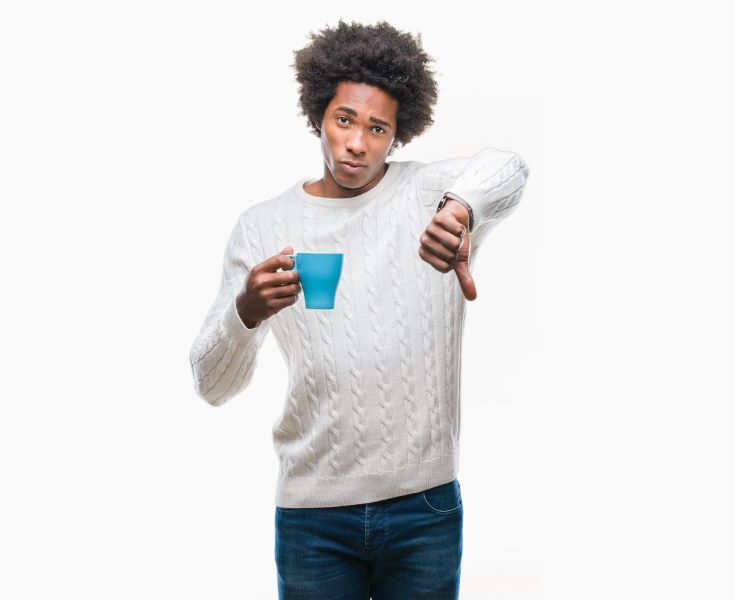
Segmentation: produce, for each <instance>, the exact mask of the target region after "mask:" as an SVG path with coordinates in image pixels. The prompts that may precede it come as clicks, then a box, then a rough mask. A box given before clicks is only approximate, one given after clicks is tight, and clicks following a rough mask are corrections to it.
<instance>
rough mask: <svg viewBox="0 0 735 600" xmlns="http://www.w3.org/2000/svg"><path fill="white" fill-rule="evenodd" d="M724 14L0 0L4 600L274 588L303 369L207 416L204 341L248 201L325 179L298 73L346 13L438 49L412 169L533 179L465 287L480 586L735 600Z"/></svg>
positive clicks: (474, 564) (509, 5)
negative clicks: (502, 171)
mask: <svg viewBox="0 0 735 600" xmlns="http://www.w3.org/2000/svg"><path fill="white" fill-rule="evenodd" d="M714 6H715V3H714V2H697V3H691V7H687V5H686V4H684V3H677V5H676V6H674V5H672V4H670V3H667V4H664V3H657V2H636V3H633V2H617V3H608V4H606V5H605V4H590V3H583V2H577V3H573V2H554V3H543V2H502V3H495V2H489V3H479V2H463V1H457V0H455V1H452V2H444V3H437V4H436V6H432V7H431V9H430V10H427V6H426V4H425V3H423V2H422V3H418V2H408V3H398V2H394V1H391V2H382V1H375V2H372V3H370V4H369V6H365V7H364V9H359V10H358V9H357V8H355V7H354V5H350V4H345V3H344V2H320V3H302V4H293V5H287V4H285V3H268V2H266V3H262V4H260V5H259V6H257V9H256V8H254V7H251V6H247V5H246V4H245V3H243V2H213V1H210V2H163V1H156V0H147V1H145V2H135V1H128V2H79V1H71V2H64V3H54V2H5V3H3V5H2V8H0V86H1V87H2V93H0V195H1V197H2V207H3V213H2V219H0V244H2V247H1V250H2V252H1V253H0V254H1V256H2V258H1V259H0V260H2V274H3V280H4V281H3V286H2V287H3V290H4V291H3V294H2V311H0V319H2V322H1V323H0V325H2V332H3V344H2V346H1V348H2V349H1V350H0V352H2V363H1V364H2V384H3V385H2V404H0V410H1V411H2V413H1V414H0V481H1V482H2V489H3V491H2V494H1V495H0V503H1V504H2V506H1V511H0V564H2V576H0V596H2V597H3V598H8V599H11V598H12V599H18V600H19V599H30V598H34V599H36V598H64V597H69V598H71V597H73V598H77V599H79V600H81V599H87V598H89V599H99V598H105V599H107V600H113V599H125V600H128V599H130V598H136V599H148V598H150V599H154V598H155V599H160V598H177V599H179V600H183V599H186V598H192V599H194V598H196V599H201V598H217V599H219V600H225V599H228V598H232V599H235V598H258V599H260V598H275V597H276V571H275V562H274V558H273V543H274V529H273V510H274V504H273V498H274V493H275V477H276V474H277V464H276V461H275V455H274V451H273V447H272V442H271V438H270V433H271V426H272V424H273V423H274V421H275V419H276V417H277V415H278V413H279V411H280V410H281V407H282V404H283V400H284V395H285V389H286V387H285V386H286V382H285V375H286V370H285V365H284V363H283V360H282V357H281V355H280V353H279V352H278V349H277V347H276V345H275V341H274V339H273V337H272V335H270V336H269V337H268V339H267V341H266V342H265V344H264V347H263V348H262V351H261V353H260V355H259V359H258V361H259V362H258V367H257V371H256V373H255V377H254V380H253V382H252V384H251V385H250V387H249V388H248V389H247V390H246V391H245V392H244V393H243V394H242V395H240V396H238V397H237V398H235V399H233V400H232V401H230V402H229V403H228V404H226V405H225V406H223V407H221V408H217V409H214V408H212V407H210V406H208V405H207V404H206V403H205V402H204V401H203V400H201V399H199V398H198V397H197V396H196V395H195V393H194V391H193V382H192V377H191V372H190V367H189V364H188V352H189V348H190V345H191V343H192V341H193V340H194V337H195V336H196V334H197V332H198V330H199V326H200V325H201V322H202V320H203V318H204V315H205V312H206V310H207V308H208V307H209V305H210V303H211V302H212V301H213V300H214V296H215V294H216V291H217V286H218V284H219V278H220V268H221V260H222V253H223V251H224V246H225V242H226V240H227V236H228V234H229V232H230V231H231V228H232V226H233V225H234V223H235V220H236V219H237V216H238V215H239V214H240V212H242V211H243V210H244V209H245V208H247V207H248V206H250V205H251V204H253V203H255V202H259V201H262V200H265V199H268V198H270V197H272V196H274V195H276V194H277V193H280V192H281V191H283V190H284V189H286V187H288V186H291V185H293V183H294V182H295V181H296V180H298V179H300V178H302V177H307V176H308V177H311V176H314V177H318V176H320V175H321V170H322V166H321V154H320V150H319V143H318V140H317V139H316V138H315V137H313V136H312V135H310V134H309V133H308V131H307V129H306V125H305V121H304V118H303V117H301V116H299V115H298V114H297V95H296V93H297V88H296V83H295V81H294V79H293V71H292V70H291V68H290V66H289V64H290V63H291V62H292V60H293V55H292V51H293V50H294V49H296V48H300V47H302V46H303V45H305V44H306V43H307V42H308V37H307V34H308V32H309V31H316V30H318V29H320V28H322V27H323V26H325V25H327V24H329V25H335V24H336V23H337V19H338V18H339V17H343V18H344V19H346V20H348V21H349V20H352V19H354V20H358V21H361V22H365V23H374V22H376V21H377V20H381V19H385V20H388V21H389V22H391V23H392V24H393V25H395V26H396V27H398V28H400V29H405V30H408V31H411V32H413V33H418V32H420V33H421V34H422V39H423V43H424V46H425V49H426V50H427V52H429V54H431V55H432V56H434V57H435V58H436V63H435V64H434V68H435V69H436V70H437V72H438V79H439V84H440V96H439V103H438V106H437V107H436V125H435V126H434V127H433V128H432V129H431V130H430V131H428V132H427V133H426V134H425V135H424V136H423V137H421V138H419V139H417V140H415V141H414V142H413V143H411V144H409V145H408V146H407V147H406V148H404V149H403V150H401V151H398V152H397V153H396V154H395V159H398V160H410V159H416V160H424V161H429V160H438V159H442V158H447V157H452V156H469V155H471V154H473V153H474V152H476V151H477V150H479V149H481V148H483V147H486V146H492V147H496V148H500V149H505V150H513V151H516V152H518V153H520V154H521V155H522V156H523V157H524V158H525V159H526V160H527V161H528V164H529V166H530V169H531V177H530V180H529V183H528V186H527V189H526V192H525V195H524V198H523V200H522V205H521V206H520V207H519V208H518V210H517V211H516V212H515V213H514V214H513V215H512V216H511V217H509V218H508V220H506V221H505V222H503V223H502V224H501V225H500V226H499V227H498V228H497V229H496V230H495V231H494V232H493V233H492V234H491V236H490V237H489V238H488V239H487V240H486V241H485V243H484V246H483V248H482V250H481V252H480V254H479V255H478V260H477V262H476V263H475V265H474V267H473V275H474V277H475V281H476V284H477V290H478V298H477V300H476V301H475V302H473V303H470V304H469V306H468V320H467V323H466V330H465V338H464V349H463V358H464V363H463V371H462V385H463V399H462V401H463V413H462V416H463V425H462V453H461V471H460V481H461V484H462V491H463V496H464V505H465V521H464V559H463V564H462V585H461V587H462V594H461V597H462V598H463V599H487V598H493V599H508V600H511V599H512V600H522V599H523V600H531V599H544V600H546V599H552V598H553V599H557V598H558V599H562V598H563V599H564V600H571V599H580V600H581V599H584V600H588V599H590V598H595V599H596V600H602V599H608V598H609V599H615V600H619V599H620V598H641V599H650V598H697V599H701V598H707V599H708V600H715V599H719V598H732V597H733V596H734V595H735V583H734V582H733V579H732V566H733V564H734V563H735V549H734V548H735V547H734V546H733V544H732V540H733V538H735V523H734V519H733V511H732V506H734V505H735V494H734V493H733V486H732V484H733V461H732V456H733V454H734V450H735V448H734V447H733V446H734V444H733V435H732V430H733V400H734V399H735V394H734V393H733V384H732V368H733V358H734V356H733V341H732V340H733V334H734V333H735V331H734V330H735V327H733V316H732V306H733V304H734V303H735V302H734V300H735V299H734V298H733V296H734V294H733V275H732V273H733V265H732V256H733V250H734V249H733V244H732V234H731V231H730V230H731V227H732V221H733V216H734V214H733V209H732V202H733V199H734V196H733V183H732V165H733V158H734V156H733V150H732V140H733V129H734V127H733V116H732V107H733V100H734V99H733V90H732V87H731V82H732V64H731V62H729V61H727V59H726V57H727V56H728V55H729V56H732V55H733V50H734V49H733V47H732V46H733V43H732V36H731V33H732V32H731V31H730V29H731V28H730V27H729V23H731V21H728V20H726V19H725V18H724V15H723V14H722V13H720V12H719V11H716V10H715V9H714ZM726 38H729V40H730V41H726ZM417 248H418V242H417ZM297 251H298V249H297ZM447 276H454V275H453V273H450V274H448V275H447Z"/></svg>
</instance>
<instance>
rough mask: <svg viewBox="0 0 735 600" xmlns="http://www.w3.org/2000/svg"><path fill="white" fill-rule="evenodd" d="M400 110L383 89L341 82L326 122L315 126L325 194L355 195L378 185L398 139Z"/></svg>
mask: <svg viewBox="0 0 735 600" xmlns="http://www.w3.org/2000/svg"><path fill="white" fill-rule="evenodd" d="M397 112H398V101H397V100H396V99H395V98H394V97H393V96H391V95H390V94H388V93H386V92H384V91H383V90H381V89H380V88H377V87H375V86H372V85H368V84H366V83H355V82H353V81H342V82H340V84H339V85H338V86H337V93H336V94H335V96H334V98H332V101H331V102H330V103H329V105H328V106H327V109H326V110H325V111H324V117H323V119H322V121H317V123H316V125H317V127H318V128H319V129H320V131H321V146H322V154H323V155H324V179H323V190H322V191H323V192H324V193H325V194H326V195H327V196H330V197H338V198H347V197H351V196H356V195H358V194H362V193H364V192H366V191H368V190H369V189H370V188H372V187H374V186H375V185H377V184H378V182H379V181H380V180H381V179H382V177H383V174H384V172H385V158H386V156H387V155H388V152H389V151H390V147H391V144H392V143H393V141H394V140H395V136H396V114H397ZM345 161H347V162H351V163H356V164H357V165H358V166H350V165H348V164H345Z"/></svg>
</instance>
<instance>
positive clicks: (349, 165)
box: [339, 160, 367, 173]
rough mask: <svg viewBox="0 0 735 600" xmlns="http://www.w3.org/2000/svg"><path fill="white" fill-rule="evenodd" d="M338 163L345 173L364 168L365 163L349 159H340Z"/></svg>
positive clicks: (355, 171) (356, 171)
mask: <svg viewBox="0 0 735 600" xmlns="http://www.w3.org/2000/svg"><path fill="white" fill-rule="evenodd" d="M339 164H341V165H342V170H343V171H346V172H347V173H358V172H359V171H360V170H361V169H364V168H365V167H366V166H367V165H364V164H362V163H356V162H352V161H351V160H347V161H345V160H341V161H339Z"/></svg>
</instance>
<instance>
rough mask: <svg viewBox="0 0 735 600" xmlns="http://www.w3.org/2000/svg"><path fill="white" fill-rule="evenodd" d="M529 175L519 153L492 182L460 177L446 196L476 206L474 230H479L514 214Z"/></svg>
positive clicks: (491, 179) (494, 175)
mask: <svg viewBox="0 0 735 600" xmlns="http://www.w3.org/2000/svg"><path fill="white" fill-rule="evenodd" d="M528 175H529V169H528V166H527V165H526V163H525V162H524V161H523V159H522V158H521V157H520V156H518V155H517V154H516V155H514V156H513V158H512V159H511V160H509V161H508V162H507V163H506V165H505V166H504V167H503V168H501V169H500V170H499V171H497V172H496V173H495V174H493V175H492V176H491V177H490V178H489V179H488V178H486V179H484V180H482V179H480V178H479V177H477V176H475V177H473V178H464V177H460V178H458V179H457V181H455V182H454V184H453V185H452V186H451V187H450V188H449V189H447V190H445V191H444V193H445V194H451V195H453V196H457V197H459V198H462V200H464V201H465V202H466V203H467V204H469V205H470V206H471V207H472V213H473V216H474V227H473V228H476V227H477V226H478V225H480V224H482V223H485V222H487V221H489V220H490V219H502V218H504V217H506V216H507V215H509V214H510V213H511V211H512V209H513V208H514V207H515V205H516V204H517V203H518V201H519V200H520V198H521V194H522V191H523V188H524V186H525V185H526V180H527V179H528Z"/></svg>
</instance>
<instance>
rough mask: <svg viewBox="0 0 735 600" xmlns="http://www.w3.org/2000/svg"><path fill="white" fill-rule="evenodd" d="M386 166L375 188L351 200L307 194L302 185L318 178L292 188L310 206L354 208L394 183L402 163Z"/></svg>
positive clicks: (299, 183)
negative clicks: (386, 168)
mask: <svg viewBox="0 0 735 600" xmlns="http://www.w3.org/2000/svg"><path fill="white" fill-rule="evenodd" d="M387 164H388V170H387V171H386V172H385V175H383V178H382V179H381V180H380V181H379V182H378V183H377V185H376V186H374V187H372V188H370V189H369V190H368V191H367V192H364V193H362V194H358V195H357V196H352V197H351V198H323V197H322V196H314V195H313V194H309V193H308V192H307V191H306V190H305V189H304V184H305V183H313V182H315V181H318V180H319V178H316V179H313V178H312V179H310V178H308V177H307V178H304V179H301V180H299V181H298V183H297V184H296V185H295V186H294V191H295V192H296V195H297V196H298V197H299V199H300V200H303V201H304V202H306V203H307V204H312V205H314V206H326V207H332V208H335V207H345V208H348V207H353V208H354V207H360V206H364V205H365V204H367V203H368V202H370V201H371V200H372V199H374V198H376V197H378V196H380V195H381V194H383V193H385V192H386V191H387V190H388V189H390V188H391V187H392V186H393V184H394V183H395V181H396V179H397V177H398V174H399V171H400V170H401V165H402V163H401V162H399V161H392V162H389V163H387Z"/></svg>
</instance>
